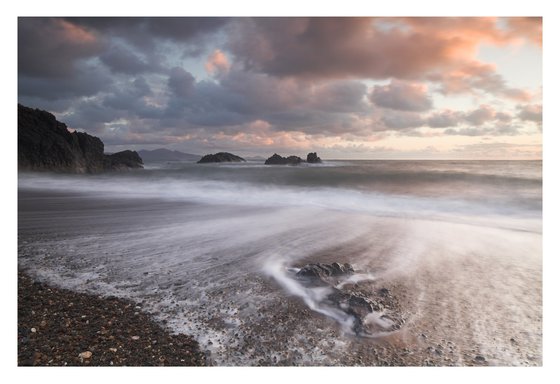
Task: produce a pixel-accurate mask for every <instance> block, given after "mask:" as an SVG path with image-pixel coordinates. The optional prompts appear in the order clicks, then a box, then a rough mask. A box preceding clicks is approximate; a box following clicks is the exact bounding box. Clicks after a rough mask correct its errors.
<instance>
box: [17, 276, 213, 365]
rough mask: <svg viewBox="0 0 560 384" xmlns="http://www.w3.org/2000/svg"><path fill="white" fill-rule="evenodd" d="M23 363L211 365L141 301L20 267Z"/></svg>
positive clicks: (189, 339) (196, 347)
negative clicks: (38, 278)
mask: <svg viewBox="0 0 560 384" xmlns="http://www.w3.org/2000/svg"><path fill="white" fill-rule="evenodd" d="M17 320H18V365H19V366H28V365H36V366H37V365H38V366H46V365H51V366H52V365H56V366H65V365H71V366H87V365H89V366H110V365H113V366H125V365H126V366H158V365H165V366H186V365H198V366H201V365H206V364H207V360H206V357H205V355H204V353H202V352H201V351H200V349H199V345H198V343H197V342H196V341H195V340H194V339H193V338H192V337H190V336H187V335H183V334H178V335H171V334H170V333H169V332H167V331H166V330H165V329H163V328H161V327H160V326H159V325H158V324H156V323H155V322H154V321H153V320H152V319H150V317H149V316H148V315H146V314H145V313H144V312H142V309H141V307H140V306H139V305H138V304H135V303H133V302H130V301H127V300H122V299H117V298H114V297H113V298H99V297H96V296H92V295H88V294H83V293H76V292H72V291H68V290H65V289H57V288H54V287H50V286H47V285H45V284H42V283H39V282H35V281H33V279H31V278H30V277H29V276H28V275H26V274H24V273H21V272H18V316H17Z"/></svg>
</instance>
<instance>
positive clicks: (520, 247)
mask: <svg viewBox="0 0 560 384" xmlns="http://www.w3.org/2000/svg"><path fill="white" fill-rule="evenodd" d="M542 206H543V205H542V162H541V161H439V160H437V161H436V160H433V161H408V160H327V161H324V162H323V163H322V164H303V165H299V166H268V165H264V164H262V162H258V161H248V162H245V163H220V164H196V163H193V162H161V163H158V162H154V163H148V164H146V166H145V169H143V170H137V171H130V172H114V173H105V174H97V175H67V174H56V173H27V172H20V173H19V174H18V265H19V267H20V268H24V269H25V270H27V271H28V273H30V274H31V275H32V276H34V277H35V278H36V279H38V280H41V281H45V282H47V283H49V284H53V285H55V286H60V287H64V288H68V289H72V290H75V291H79V292H89V293H93V294H97V295H100V296H117V297H123V298H128V299H131V300H133V301H135V302H137V303H138V305H139V306H140V307H141V308H142V311H145V312H147V313H149V314H150V315H152V317H153V318H154V319H155V320H156V321H158V322H159V323H160V324H161V325H162V326H164V327H166V328H167V329H169V330H171V331H172V332H174V333H187V334H190V335H193V337H194V338H195V339H196V340H197V341H198V342H199V343H200V346H201V349H202V350H203V351H205V352H206V353H207V355H208V359H209V361H210V362H211V363H212V364H213V365H217V366H254V365H266V366H276V365H289V366H362V365H363V366H376V365H400V366H418V365H436V366H447V365H451V366H470V365H491V366H540V365H542V312H543V306H542V253H543V252H542ZM334 262H337V263H348V264H351V265H352V267H353V269H354V270H355V274H353V275H351V276H350V277H345V278H344V279H345V280H341V281H339V282H338V283H339V284H341V285H350V286H351V287H352V286H353V287H356V289H360V292H361V294H362V296H363V295H364V292H366V295H367V292H380V291H379V290H380V289H383V292H389V293H390V295H391V297H392V301H391V302H390V303H389V304H388V305H385V308H381V309H380V308H376V310H375V311H374V314H375V316H376V318H375V319H374V320H376V327H374V329H375V331H372V332H370V333H362V334H358V333H356V332H354V328H353V327H352V322H353V321H354V319H353V318H352V317H349V316H348V315H347V314H345V313H344V312H341V311H340V310H339V309H340V308H339V309H337V308H335V307H334V306H333V305H329V303H328V300H325V297H326V296H327V294H328V292H326V291H328V290H329V288H325V287H310V286H307V285H305V284H303V283H302V282H301V280H299V279H298V278H297V276H296V274H297V271H299V270H300V269H301V268H303V267H304V266H305V265H307V264H314V263H327V264H330V263H334ZM368 290H369V291H368ZM372 295H373V293H372ZM331 304H332V303H331ZM383 319H384V320H383ZM397 320H398V321H397Z"/></svg>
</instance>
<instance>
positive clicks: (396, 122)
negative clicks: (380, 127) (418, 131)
mask: <svg viewBox="0 0 560 384" xmlns="http://www.w3.org/2000/svg"><path fill="white" fill-rule="evenodd" d="M382 120H383V123H384V124H385V126H386V127H387V128H390V129H394V130H400V129H408V128H417V127H421V126H422V125H424V119H423V118H422V116H421V115H420V114H418V113H414V112H392V111H387V112H386V113H384V115H383V118H382Z"/></svg>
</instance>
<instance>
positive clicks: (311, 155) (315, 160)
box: [307, 152, 323, 164]
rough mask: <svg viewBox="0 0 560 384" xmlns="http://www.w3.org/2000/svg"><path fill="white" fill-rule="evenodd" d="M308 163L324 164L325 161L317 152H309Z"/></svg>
mask: <svg viewBox="0 0 560 384" xmlns="http://www.w3.org/2000/svg"><path fill="white" fill-rule="evenodd" d="M307 162H308V163H310V164H314V163H322V162H323V161H322V160H321V158H320V157H319V156H317V152H309V153H308V154H307Z"/></svg>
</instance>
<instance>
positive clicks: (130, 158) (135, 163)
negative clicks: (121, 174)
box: [104, 150, 142, 171]
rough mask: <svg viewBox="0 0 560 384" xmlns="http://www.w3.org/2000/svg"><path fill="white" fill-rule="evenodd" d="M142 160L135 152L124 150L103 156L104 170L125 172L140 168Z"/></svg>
mask: <svg viewBox="0 0 560 384" xmlns="http://www.w3.org/2000/svg"><path fill="white" fill-rule="evenodd" d="M141 164H142V158H141V157H140V155H138V153H137V152H136V151H130V150H125V151H121V152H117V153H113V154H111V155H105V159H104V168H105V169H106V170H114V171H126V170H128V169H132V168H142V165H141Z"/></svg>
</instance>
